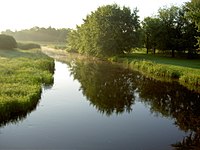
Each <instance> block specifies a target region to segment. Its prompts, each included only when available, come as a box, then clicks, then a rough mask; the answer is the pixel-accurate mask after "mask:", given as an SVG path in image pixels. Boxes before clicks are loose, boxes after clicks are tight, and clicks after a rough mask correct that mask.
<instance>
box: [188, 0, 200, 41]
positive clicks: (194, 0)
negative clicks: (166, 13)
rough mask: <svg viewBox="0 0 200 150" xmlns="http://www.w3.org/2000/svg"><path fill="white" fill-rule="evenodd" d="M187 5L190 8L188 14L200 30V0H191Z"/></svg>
mask: <svg viewBox="0 0 200 150" xmlns="http://www.w3.org/2000/svg"><path fill="white" fill-rule="evenodd" d="M186 7H187V9H188V12H187V16H188V18H190V19H192V20H193V21H194V22H195V24H196V26H197V27H198V31H200V1H199V0H191V2H188V3H186ZM198 42H199V43H198V44H199V45H200V38H199V37H198Z"/></svg>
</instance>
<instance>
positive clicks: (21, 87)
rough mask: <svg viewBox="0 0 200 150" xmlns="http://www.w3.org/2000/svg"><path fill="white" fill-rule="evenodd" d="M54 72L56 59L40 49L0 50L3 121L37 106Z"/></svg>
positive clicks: (0, 90) (0, 99) (0, 104)
mask: <svg viewBox="0 0 200 150" xmlns="http://www.w3.org/2000/svg"><path fill="white" fill-rule="evenodd" d="M53 72H54V60H53V59H52V58H50V57H48V56H47V55H45V54H43V53H42V52H41V51H40V50H28V51H23V50H0V84H1V86H0V122H1V120H4V122H5V123H6V121H5V120H9V118H11V116H12V114H14V113H15V114H16V113H21V114H22V115H24V112H29V111H31V110H33V109H34V108H35V106H36V105H37V103H38V100H39V99H40V95H41V91H42V84H45V85H49V84H52V83H53ZM5 114H6V115H5ZM16 119H17V118H16ZM1 124H2V122H1Z"/></svg>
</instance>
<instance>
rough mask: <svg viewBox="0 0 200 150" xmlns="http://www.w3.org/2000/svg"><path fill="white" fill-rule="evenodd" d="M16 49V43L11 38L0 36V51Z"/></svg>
mask: <svg viewBox="0 0 200 150" xmlns="http://www.w3.org/2000/svg"><path fill="white" fill-rule="evenodd" d="M16 47H17V42H16V40H15V39H14V38H13V37H12V36H9V35H5V34H0V49H14V48H16Z"/></svg>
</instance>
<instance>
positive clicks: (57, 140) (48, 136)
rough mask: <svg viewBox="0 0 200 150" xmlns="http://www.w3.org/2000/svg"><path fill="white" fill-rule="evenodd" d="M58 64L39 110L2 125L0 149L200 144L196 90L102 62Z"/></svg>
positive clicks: (148, 149)
mask: <svg viewBox="0 0 200 150" xmlns="http://www.w3.org/2000/svg"><path fill="white" fill-rule="evenodd" d="M55 67H56V70H55V74H54V84H53V86H52V87H48V88H44V89H43V93H42V96H41V100H40V101H39V103H38V105H37V107H36V108H35V110H33V111H32V112H31V113H27V114H26V115H22V116H18V118H19V119H17V120H16V119H14V120H15V121H13V120H12V119H10V121H9V120H6V121H4V124H2V125H1V127H0V149H67V150H133V149H136V150H141V149H142V150H156V149H158V150H161V149H162V150H164V149H173V145H174V144H177V143H179V145H182V146H184V141H187V140H188V139H190V138H191V139H192V140H191V141H190V145H192V144H194V143H195V142H196V143H197V144H198V142H199V139H200V138H199V134H198V133H199V125H200V96H199V95H198V94H196V93H192V92H191V91H188V90H187V89H185V88H184V87H182V86H180V85H178V84H177V83H164V82H160V81H155V80H153V79H148V78H145V77H144V76H142V75H141V74H139V73H137V72H132V71H130V70H128V69H123V68H121V67H120V66H115V65H111V64H108V63H103V62H92V63H91V62H89V61H88V62H87V61H84V62H78V61H77V62H75V61H73V62H71V63H68V65H67V64H65V63H61V62H58V61H56V62H55ZM14 118H16V116H15V117H14ZM11 120H12V121H11ZM1 122H3V121H1ZM5 122H7V123H6V124H5ZM183 140H184V141H183Z"/></svg>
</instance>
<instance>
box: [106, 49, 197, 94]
mask: <svg viewBox="0 0 200 150" xmlns="http://www.w3.org/2000/svg"><path fill="white" fill-rule="evenodd" d="M109 59H110V60H111V61H116V62H123V64H126V65H128V66H129V67H130V68H131V69H134V70H138V71H140V72H142V73H144V74H145V75H149V76H151V77H155V78H158V77H161V78H165V79H175V80H178V81H179V82H180V83H181V84H182V85H184V86H187V87H188V88H189V89H192V90H193V89H194V90H197V91H199V86H200V60H199V59H191V60H190V59H184V58H171V57H166V56H162V55H153V54H142V53H133V54H127V55H121V56H116V57H112V58H109Z"/></svg>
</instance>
